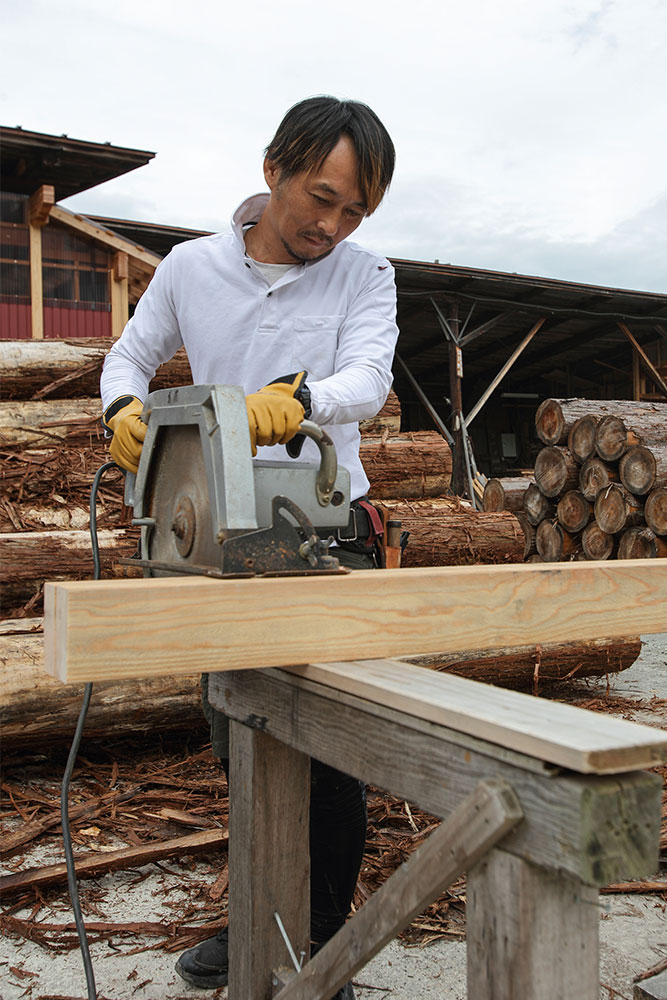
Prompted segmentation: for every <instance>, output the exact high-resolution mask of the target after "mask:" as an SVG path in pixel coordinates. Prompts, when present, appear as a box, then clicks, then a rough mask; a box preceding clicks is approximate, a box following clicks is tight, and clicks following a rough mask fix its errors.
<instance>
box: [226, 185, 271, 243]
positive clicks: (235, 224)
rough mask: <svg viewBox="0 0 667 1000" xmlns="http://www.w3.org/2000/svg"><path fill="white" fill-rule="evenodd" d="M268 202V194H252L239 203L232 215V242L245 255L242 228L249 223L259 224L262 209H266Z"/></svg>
mask: <svg viewBox="0 0 667 1000" xmlns="http://www.w3.org/2000/svg"><path fill="white" fill-rule="evenodd" d="M268 201H269V195H268V194H252V195H250V197H249V198H246V200H245V201H243V202H241V204H240V205H239V207H238V208H237V209H236V211H235V212H234V214H233V215H232V233H233V234H234V240H235V242H236V243H238V245H239V247H240V248H241V250H242V251H243V253H245V241H244V239H243V227H244V226H246V225H248V223H249V222H259V220H260V219H261V218H262V215H263V214H264V209H265V208H266V206H267V204H268Z"/></svg>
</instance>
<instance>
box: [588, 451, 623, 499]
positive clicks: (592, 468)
mask: <svg viewBox="0 0 667 1000" xmlns="http://www.w3.org/2000/svg"><path fill="white" fill-rule="evenodd" d="M616 482H618V469H617V468H616V466H615V465H611V463H610V462H603V461H602V459H601V458H598V457H597V456H595V457H594V458H589V459H588V460H587V461H586V462H584V464H583V465H582V467H581V469H580V470H579V489H580V491H581V493H582V494H583V495H584V496H585V498H586V499H587V500H595V498H596V496H597V495H598V493H599V492H600V490H604V489H606V488H607V486H609V483H616Z"/></svg>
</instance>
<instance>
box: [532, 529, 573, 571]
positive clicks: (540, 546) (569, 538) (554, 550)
mask: <svg viewBox="0 0 667 1000" xmlns="http://www.w3.org/2000/svg"><path fill="white" fill-rule="evenodd" d="M535 544H536V546H537V551H538V554H539V555H540V556H542V560H543V561H544V562H562V561H563V560H565V559H573V558H574V557H575V555H576V554H577V551H578V550H579V549H580V541H579V539H578V538H577V537H576V536H575V535H571V534H570V533H569V532H568V531H564V530H563V528H561V526H560V524H554V523H553V521H549V520H547V521H542V522H541V523H540V524H539V525H538V526H537V534H536V538H535Z"/></svg>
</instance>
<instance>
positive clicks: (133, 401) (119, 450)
mask: <svg viewBox="0 0 667 1000" xmlns="http://www.w3.org/2000/svg"><path fill="white" fill-rule="evenodd" d="M143 408H144V404H143V403H142V402H141V400H139V399H137V398H136V396H120V397H119V398H118V399H115V400H114V401H113V403H111V405H110V406H108V407H107V408H106V410H105V411H104V420H103V423H104V426H105V427H108V428H109V430H110V431H112V432H113V439H112V441H111V445H110V447H109V451H110V453H111V457H112V459H113V460H114V462H115V463H116V465H120V466H121V467H122V468H123V469H127V471H128V472H136V471H137V469H138V467H139V457H140V455H141V448H142V445H143V443H144V438H145V437H146V430H147V427H146V424H145V423H144V422H143V420H141V411H142V410H143Z"/></svg>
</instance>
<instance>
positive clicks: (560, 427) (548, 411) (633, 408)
mask: <svg viewBox="0 0 667 1000" xmlns="http://www.w3.org/2000/svg"><path fill="white" fill-rule="evenodd" d="M661 406H662V407H663V414H664V409H665V404H664V403H653V402H641V403H639V402H634V401H633V400H628V399H620V400H614V399H611V400H610V399H545V400H544V401H543V402H542V403H541V404H540V406H539V407H538V410H537V413H536V414H535V430H536V431H537V436H538V437H539V439H540V441H542V442H543V443H544V444H548V445H555V444H565V442H566V441H567V439H568V435H569V433H570V431H571V430H572V427H573V426H574V424H575V423H576V421H577V420H579V419H580V418H581V417H586V416H589V415H591V414H592V415H593V416H595V417H598V418H600V417H604V416H607V415H608V414H610V415H614V416H619V417H621V418H625V417H626V416H632V415H633V414H638V413H648V414H656V413H659V412H660V407H661ZM665 419H667V418H666V417H665V416H663V417H662V420H663V421H665ZM663 426H665V424H664V423H663ZM603 457H604V456H603Z"/></svg>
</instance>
